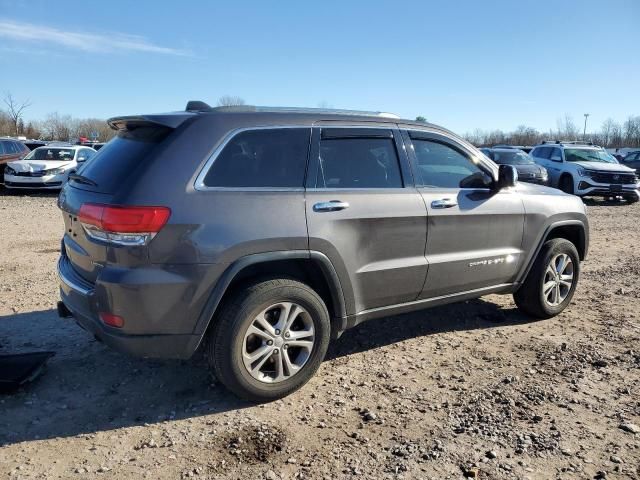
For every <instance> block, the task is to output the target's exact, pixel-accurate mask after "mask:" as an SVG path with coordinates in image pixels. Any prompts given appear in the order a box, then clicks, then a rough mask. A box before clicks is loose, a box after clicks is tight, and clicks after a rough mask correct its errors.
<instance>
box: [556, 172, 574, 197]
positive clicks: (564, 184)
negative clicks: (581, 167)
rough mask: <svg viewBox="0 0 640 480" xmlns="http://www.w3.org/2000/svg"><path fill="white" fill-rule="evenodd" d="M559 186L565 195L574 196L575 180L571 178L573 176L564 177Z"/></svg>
mask: <svg viewBox="0 0 640 480" xmlns="http://www.w3.org/2000/svg"><path fill="white" fill-rule="evenodd" d="M558 186H559V187H560V190H562V191H563V192H564V193H569V194H571V195H573V178H571V175H563V176H562V177H560V183H559V185H558Z"/></svg>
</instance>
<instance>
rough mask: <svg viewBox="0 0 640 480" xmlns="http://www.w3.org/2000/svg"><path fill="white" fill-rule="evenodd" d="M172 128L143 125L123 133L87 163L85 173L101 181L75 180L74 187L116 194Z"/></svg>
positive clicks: (90, 177) (88, 176)
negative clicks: (94, 185) (81, 181)
mask: <svg viewBox="0 0 640 480" xmlns="http://www.w3.org/2000/svg"><path fill="white" fill-rule="evenodd" d="M169 131H170V130H168V129H165V128H157V127H139V128H136V129H135V130H133V131H131V132H120V133H118V136H117V137H115V138H113V139H112V140H111V141H110V142H108V143H107V144H105V146H104V147H103V148H101V149H100V151H99V152H98V153H96V154H95V155H94V156H93V158H92V159H91V161H90V162H85V164H84V167H83V168H82V175H83V176H85V177H87V178H89V179H91V180H93V181H94V182H96V183H97V184H98V186H97V187H90V186H87V185H85V184H79V183H78V182H75V181H73V180H72V183H73V184H74V186H77V187H81V188H83V189H92V190H95V191H98V192H104V193H112V192H114V191H115V190H116V189H117V188H118V187H119V186H122V184H123V182H124V181H125V180H126V179H127V177H129V175H131V173H132V172H133V171H134V169H136V168H137V167H138V166H139V165H141V164H142V163H143V162H144V161H145V159H147V158H148V157H149V155H150V153H151V152H152V151H153V149H154V148H155V147H156V146H157V145H158V144H159V143H160V142H161V141H162V140H164V138H165V137H166V136H167V134H168V133H169Z"/></svg>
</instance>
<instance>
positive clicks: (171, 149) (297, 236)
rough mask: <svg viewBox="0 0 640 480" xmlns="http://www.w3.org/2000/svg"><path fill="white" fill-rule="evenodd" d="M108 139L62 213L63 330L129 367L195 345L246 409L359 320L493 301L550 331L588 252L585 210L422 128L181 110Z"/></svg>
mask: <svg viewBox="0 0 640 480" xmlns="http://www.w3.org/2000/svg"><path fill="white" fill-rule="evenodd" d="M109 124H110V125H111V127H112V128H114V129H117V131H118V133H117V137H116V138H114V139H113V140H111V141H110V142H109V143H108V144H107V145H105V146H104V147H103V148H102V149H101V150H100V151H99V152H98V153H97V154H96V155H95V157H94V158H93V159H92V160H91V162H89V163H88V164H86V165H85V166H84V167H83V169H82V171H81V173H80V174H79V175H77V176H74V177H72V178H71V180H70V181H69V182H68V183H67V184H66V185H65V186H64V188H63V189H62V192H61V193H60V197H59V200H58V204H59V207H60V209H61V210H62V216H63V219H64V223H65V229H64V231H65V233H64V237H63V242H62V249H61V256H60V259H59V262H58V275H59V278H60V293H61V300H62V301H61V303H59V304H58V309H59V313H60V315H61V316H69V315H72V316H73V317H74V318H75V319H76V321H77V322H78V323H80V324H81V325H82V326H83V327H84V328H85V329H86V330H88V331H89V332H91V333H92V334H94V335H95V336H97V338H99V339H101V340H102V341H104V342H105V343H106V344H108V345H110V346H112V347H114V348H116V349H118V350H121V351H124V352H128V353H131V354H134V355H138V356H141V357H165V358H167V357H173V358H188V357H190V356H192V355H193V353H194V352H195V351H196V349H197V348H198V346H199V345H200V344H201V343H203V341H204V340H205V339H206V342H204V343H205V345H206V346H205V348H206V354H207V356H208V359H209V363H210V365H211V368H212V369H213V371H214V372H215V376H216V377H217V378H218V379H219V380H220V381H221V382H222V383H223V384H224V385H226V386H227V387H228V388H229V389H230V390H232V391H233V392H235V393H236V394H238V395H239V396H241V397H244V398H248V399H251V400H254V401H266V400H272V399H276V398H280V397H283V396H285V395H287V394H289V393H291V392H293V391H294V390H296V389H298V388H300V387H301V386H302V385H303V384H304V383H305V382H307V380H309V378H310V377H311V376H312V375H313V374H314V372H315V371H316V370H317V369H318V367H319V366H320V363H321V362H322V359H323V358H324V356H325V353H326V351H327V347H328V344H329V341H330V339H331V338H336V337H338V336H340V335H341V334H342V332H344V331H345V330H347V329H348V328H351V327H354V326H356V325H358V324H359V323H361V322H364V321H367V320H370V319H374V318H378V317H386V316H390V315H396V314H400V313H404V312H409V311H414V310H419V309H423V308H426V307H430V306H434V305H441V304H445V303H450V302H456V301H461V300H467V299H470V298H476V297H480V296H482V295H485V294H489V293H500V294H513V295H514V298H515V301H516V304H517V305H518V307H519V308H520V309H521V310H522V311H523V312H525V313H527V314H529V315H532V316H534V317H536V318H549V317H553V316H554V315H557V314H558V313H560V312H561V311H562V310H564V308H565V307H566V306H567V305H568V304H569V302H570V301H571V298H572V296H573V293H574V290H575V288H576V284H577V281H578V277H579V273H580V261H581V260H583V259H584V258H585V255H586V254H587V249H588V243H589V228H588V221H587V216H586V211H585V206H584V205H583V203H582V202H581V201H580V199H578V198H577V197H575V196H572V195H566V194H564V193H562V192H560V191H559V190H555V189H551V188H547V187H543V186H540V185H531V184H525V183H518V182H517V173H516V170H515V168H514V167H512V166H511V165H500V166H498V165H496V164H495V163H493V162H492V161H491V160H489V159H488V158H486V157H485V156H484V155H482V154H481V153H480V151H478V150H477V149H476V148H475V147H473V146H472V145H471V144H469V143H468V142H466V141H465V140H463V139H462V138H460V137H458V136H456V135H454V134H453V133H451V132H449V131H448V130H445V129H443V128H441V127H438V126H435V125H431V124H428V123H423V122H415V121H409V120H400V119H399V118H397V117H395V116H394V117H392V116H390V115H388V114H385V115H382V114H365V113H362V112H358V113H349V112H345V111H340V112H335V111H326V110H318V109H273V108H272V109H269V108H260V107H248V106H243V107H219V108H211V107H209V106H207V105H206V104H204V103H203V102H189V104H188V105H187V109H186V111H185V112H176V113H171V114H158V115H143V116H131V117H119V118H113V119H111V120H109ZM399 321H401V320H399Z"/></svg>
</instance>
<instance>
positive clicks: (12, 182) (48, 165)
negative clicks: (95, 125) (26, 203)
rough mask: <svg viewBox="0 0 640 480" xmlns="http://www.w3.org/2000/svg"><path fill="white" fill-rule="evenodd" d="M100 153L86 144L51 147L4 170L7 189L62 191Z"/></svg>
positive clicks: (45, 147)
mask: <svg viewBox="0 0 640 480" xmlns="http://www.w3.org/2000/svg"><path fill="white" fill-rule="evenodd" d="M95 153H96V151H95V150H94V149H93V148H89V147H85V146H82V145H68V146H67V145H64V146H62V145H47V146H44V147H38V148H36V149H35V150H33V151H31V153H29V154H28V155H27V156H26V157H25V158H23V159H22V160H18V161H16V162H9V163H8V164H7V166H6V168H5V170H4V186H5V187H6V188H37V189H47V190H59V189H60V188H62V186H63V185H64V184H65V182H67V180H68V179H69V174H71V173H74V172H75V171H76V170H78V167H79V166H80V165H82V163H84V162H86V161H87V160H89V159H90V158H91V157H92V156H93V155H95Z"/></svg>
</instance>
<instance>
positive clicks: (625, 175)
mask: <svg viewBox="0 0 640 480" xmlns="http://www.w3.org/2000/svg"><path fill="white" fill-rule="evenodd" d="M531 156H532V157H533V159H534V160H535V161H536V163H538V164H540V165H542V166H543V167H545V168H546V169H547V171H548V172H549V182H550V185H551V186H553V187H557V188H559V189H560V190H562V191H563V192H566V193H571V194H575V195H578V196H581V197H592V196H599V197H617V196H622V197H623V198H624V199H625V200H626V201H627V202H629V203H633V202H637V201H638V200H639V199H640V185H639V181H638V178H637V176H636V174H635V172H634V171H633V170H632V169H630V168H629V167H626V166H624V165H620V164H618V162H617V160H616V159H615V158H614V157H613V156H612V155H611V154H609V153H607V152H606V151H605V150H604V149H603V148H601V147H598V146H597V145H593V144H590V143H581V142H560V141H555V142H543V143H542V144H541V145H537V146H536V147H535V148H534V149H533V150H532V151H531Z"/></svg>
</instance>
